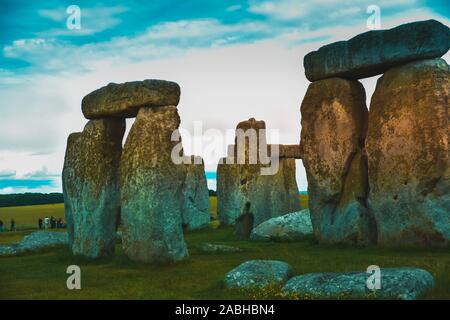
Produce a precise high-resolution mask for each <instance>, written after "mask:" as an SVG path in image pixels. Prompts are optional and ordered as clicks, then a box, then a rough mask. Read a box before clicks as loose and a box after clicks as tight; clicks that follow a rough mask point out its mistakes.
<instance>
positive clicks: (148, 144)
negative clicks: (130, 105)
mask: <svg viewBox="0 0 450 320" xmlns="http://www.w3.org/2000/svg"><path fill="white" fill-rule="evenodd" d="M179 124H180V118H179V116H178V111H177V108H176V107H175V106H165V107H158V108H141V109H140V110H139V113H138V115H137V118H136V121H135V123H134V124H133V127H132V128H131V131H130V133H129V135H128V138H127V141H126V144H125V147H124V150H123V154H122V159H121V164H120V182H121V199H122V224H123V237H122V243H123V248H124V252H125V254H126V255H127V256H128V257H129V258H130V259H132V260H135V261H141V262H147V263H153V264H160V263H170V262H177V261H180V260H182V259H184V258H186V257H187V256H188V251H187V248H186V243H185V241H184V236H183V229H182V223H183V221H182V220H183V216H182V210H183V203H184V197H183V185H184V181H185V177H186V168H185V166H184V165H183V164H174V162H173V161H172V158H171V153H172V149H173V148H174V147H175V146H176V145H178V142H176V141H172V140H171V136H172V133H173V131H174V130H176V129H178V127H179ZM181 151H182V150H181Z"/></svg>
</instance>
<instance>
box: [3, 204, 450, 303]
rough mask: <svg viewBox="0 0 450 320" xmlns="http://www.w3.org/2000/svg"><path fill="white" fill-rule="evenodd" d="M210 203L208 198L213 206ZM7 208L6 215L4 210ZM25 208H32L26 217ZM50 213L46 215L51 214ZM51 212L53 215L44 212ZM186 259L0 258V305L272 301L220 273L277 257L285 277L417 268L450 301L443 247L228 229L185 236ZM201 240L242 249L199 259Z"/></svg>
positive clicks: (436, 294) (275, 292)
mask: <svg viewBox="0 0 450 320" xmlns="http://www.w3.org/2000/svg"><path fill="white" fill-rule="evenodd" d="M214 201H215V199H212V206H213V207H214V205H215V203H214ZM11 209H13V210H11ZM33 209H36V212H34V210H33ZM51 210H54V211H51ZM44 211H46V212H48V214H49V215H52V214H53V215H54V216H57V217H59V215H58V214H62V212H63V208H62V206H61V205H59V206H58V205H56V206H44V207H42V206H36V207H35V208H33V207H22V208H21V209H16V208H8V210H7V212H6V213H5V211H3V210H2V211H0V214H2V216H1V219H5V218H4V216H3V215H4V214H12V213H16V214H17V215H14V218H15V219H16V221H18V222H19V221H22V222H23V223H24V224H27V223H29V221H34V220H35V219H37V217H38V216H39V215H40V214H41V212H44ZM51 212H53V213H51ZM30 232H31V231H19V232H7V233H3V234H0V244H4V243H11V242H16V241H19V240H20V239H22V238H23V236H24V235H26V234H28V233H30ZM185 238H186V242H187V245H188V248H189V253H190V257H189V259H188V260H187V261H185V262H182V263H179V264H176V265H170V266H164V267H162V266H161V267H155V266H149V265H144V264H138V263H134V262H131V261H129V260H128V259H127V258H126V256H125V255H124V254H123V252H122V249H121V246H120V245H119V244H118V245H117V248H116V256H115V257H114V258H111V259H108V260H100V261H90V260H87V259H83V258H80V257H73V256H72V255H71V254H70V252H69V250H68V249H67V248H62V247H61V248H56V249H53V250H48V251H43V252H40V253H35V254H28V255H23V256H18V257H3V258H0V284H1V285H0V299H248V298H250V299H266V298H280V296H279V288H276V287H275V288H272V289H270V290H263V291H261V292H243V291H234V290H228V289H226V288H225V286H224V283H223V278H224V276H225V274H226V273H227V272H228V271H229V270H231V269H232V268H234V267H236V266H237V265H239V264H240V263H242V262H244V261H246V260H249V259H280V260H284V261H286V262H288V263H290V264H291V265H292V267H293V273H294V274H295V275H297V274H304V273H309V272H344V271H358V270H359V271H364V270H366V268H367V266H369V265H373V264H375V265H379V266H380V267H382V268H386V267H404V266H411V267H420V268H424V269H426V270H428V271H430V272H431V273H432V274H433V276H434V277H435V280H436V287H435V288H434V289H433V291H432V292H430V293H429V294H428V295H427V296H425V297H424V298H426V299H450V252H449V251H448V249H405V248H403V249H395V248H378V247H370V248H355V247H349V246H325V245H318V244H316V243H315V242H314V241H313V240H312V239H310V240H304V241H299V242H295V243H253V242H249V241H239V240H237V239H235V238H234V236H233V230H232V229H230V228H219V229H211V228H209V229H206V230H202V231H197V232H188V233H187V234H186V236H185ZM203 242H212V243H218V244H227V245H232V246H238V247H240V248H243V249H244V252H242V253H235V254H216V255H207V254H202V253H200V251H199V250H198V249H197V247H198V246H199V245H200V244H201V243H203ZM72 264H75V265H78V266H80V267H81V273H82V275H81V277H82V280H81V281H82V290H80V291H70V290H68V289H67V288H66V279H67V276H68V275H67V274H66V269H67V267H68V266H69V265H72Z"/></svg>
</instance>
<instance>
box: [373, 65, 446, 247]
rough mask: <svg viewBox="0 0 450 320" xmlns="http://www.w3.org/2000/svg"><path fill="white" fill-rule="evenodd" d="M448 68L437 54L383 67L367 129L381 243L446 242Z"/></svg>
mask: <svg viewBox="0 0 450 320" xmlns="http://www.w3.org/2000/svg"><path fill="white" fill-rule="evenodd" d="M449 141H450V67H449V66H448V65H447V63H446V62H445V61H444V60H443V59H430V60H420V61H416V62H411V63H408V64H406V65H403V66H399V67H397V68H393V69H391V70H389V71H387V72H386V73H385V74H384V75H383V77H381V78H380V79H379V80H378V83H377V87H376V90H375V93H374V95H373V97H372V101H371V104H370V113H369V129H368V134H367V142H366V144H367V154H368V159H369V184H370V193H369V199H368V203H369V208H370V209H371V211H372V212H373V214H374V216H375V218H376V220H377V222H378V242H379V243H380V244H383V245H386V244H393V243H395V244H397V245H400V244H406V245H421V246H430V245H436V246H439V245H445V244H447V245H448V244H449V243H450V147H449Z"/></svg>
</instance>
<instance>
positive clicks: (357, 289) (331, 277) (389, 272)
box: [283, 268, 434, 300]
mask: <svg viewBox="0 0 450 320" xmlns="http://www.w3.org/2000/svg"><path fill="white" fill-rule="evenodd" d="M369 276H370V275H369V274H368V273H366V272H349V273H310V274H305V275H301V276H297V277H294V278H291V279H290V280H289V281H288V282H287V283H286V285H285V286H284V289H283V291H284V292H285V293H287V294H298V295H300V297H302V296H307V297H308V298H316V299H332V298H348V299H363V298H369V299H372V298H375V299H400V300H414V299H417V298H419V297H421V296H422V295H423V294H424V293H425V292H427V291H428V290H430V289H431V288H433V287H434V279H433V276H432V275H431V274H430V273H429V272H428V271H426V270H423V269H419V268H389V269H381V283H380V284H381V289H380V290H375V291H371V290H369V289H368V288H367V279H368V277H369Z"/></svg>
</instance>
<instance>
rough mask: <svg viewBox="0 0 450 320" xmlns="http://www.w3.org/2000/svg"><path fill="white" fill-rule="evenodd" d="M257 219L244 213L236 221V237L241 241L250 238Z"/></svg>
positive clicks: (250, 214)
mask: <svg viewBox="0 0 450 320" xmlns="http://www.w3.org/2000/svg"><path fill="white" fill-rule="evenodd" d="M254 221H255V218H254V216H253V213H251V212H244V213H243V214H241V215H240V216H239V217H238V218H237V219H236V224H235V227H234V235H235V236H236V237H237V238H238V239H241V240H245V239H248V238H250V234H251V233H252V230H253V225H254Z"/></svg>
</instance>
